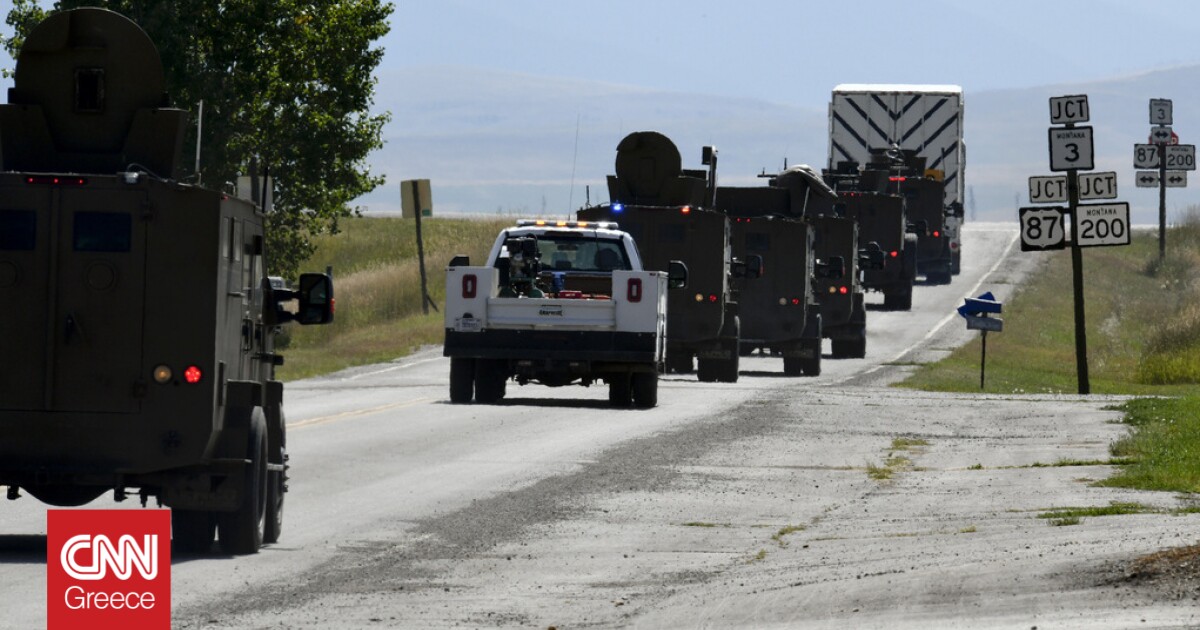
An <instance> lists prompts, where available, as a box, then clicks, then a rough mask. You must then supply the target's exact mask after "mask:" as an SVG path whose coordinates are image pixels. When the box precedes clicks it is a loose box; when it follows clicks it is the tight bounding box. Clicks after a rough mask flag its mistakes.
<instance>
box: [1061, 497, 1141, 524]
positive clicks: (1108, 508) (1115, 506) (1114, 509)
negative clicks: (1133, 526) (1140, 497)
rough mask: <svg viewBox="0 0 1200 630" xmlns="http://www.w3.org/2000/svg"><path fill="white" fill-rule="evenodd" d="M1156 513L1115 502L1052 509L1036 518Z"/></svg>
mask: <svg viewBox="0 0 1200 630" xmlns="http://www.w3.org/2000/svg"><path fill="white" fill-rule="evenodd" d="M1153 512H1158V510H1157V509H1155V508H1152V507H1150V506H1148V505H1142V504H1141V503H1122V502H1119V501H1115V502H1113V503H1110V504H1108V505H1101V506H1093V507H1066V508H1054V509H1051V510H1048V511H1046V512H1042V513H1041V514H1038V516H1037V517H1038V518H1045V519H1051V520H1055V519H1064V518H1075V519H1079V518H1083V517H1085V516H1087V517H1092V516H1118V515H1121V514H1149V513H1153Z"/></svg>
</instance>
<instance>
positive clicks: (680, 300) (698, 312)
mask: <svg viewBox="0 0 1200 630" xmlns="http://www.w3.org/2000/svg"><path fill="white" fill-rule="evenodd" d="M703 161H704V163H705V164H706V165H707V166H709V169H708V170H707V171H705V170H702V169H697V170H691V169H688V170H685V169H683V168H682V167H681V163H682V160H681V158H680V155H679V150H678V149H677V148H676V147H675V144H674V143H673V142H671V140H670V139H668V138H667V137H666V136H664V135H662V134H660V133H658V132H654V131H640V132H634V133H631V134H629V135H628V136H626V137H625V138H624V139H623V140H621V143H620V144H619V145H618V146H617V159H616V175H610V176H609V177H608V191H609V199H610V201H609V203H607V204H603V205H599V206H593V207H590V208H584V209H583V210H580V211H579V213H578V217H579V219H581V220H588V221H614V222H617V223H619V224H620V226H621V229H622V230H624V231H626V232H628V233H629V234H630V235H632V236H633V239H634V241H635V242H636V243H637V245H638V249H639V250H640V251H641V255H642V260H643V263H644V264H645V266H646V269H651V270H656V271H669V268H670V264H671V261H681V262H682V263H683V264H684V265H686V266H687V269H688V286H689V287H690V288H689V290H688V291H672V292H671V293H670V295H669V296H668V298H667V368H668V370H671V371H674V372H679V373H689V372H691V371H692V369H693V360H695V364H694V365H695V369H696V376H697V378H698V379H699V380H701V381H723V382H735V381H737V378H738V339H739V337H740V330H741V324H740V322H739V320H738V308H739V306H738V284H739V283H740V282H742V281H743V280H748V279H753V278H757V277H758V275H759V274H760V272H761V269H762V260H761V259H760V258H757V257H751V258H749V259H747V260H745V261H743V260H741V259H734V258H733V254H732V248H731V244H730V226H729V219H728V217H726V216H725V214H723V213H721V212H717V211H715V210H712V209H711V206H712V199H713V194H714V192H715V185H716V183H715V182H716V151H715V150H713V149H711V148H710V147H706V149H705V151H704V160H703Z"/></svg>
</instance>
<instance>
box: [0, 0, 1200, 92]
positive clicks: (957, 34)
mask: <svg viewBox="0 0 1200 630" xmlns="http://www.w3.org/2000/svg"><path fill="white" fill-rule="evenodd" d="M42 4H43V6H49V5H50V2H48V1H47V0H43V1H42ZM395 5H396V11H395V14H394V16H393V21H392V32H391V34H390V35H388V37H387V38H386V40H384V41H383V42H381V44H382V45H383V46H384V47H385V49H386V51H387V54H386V56H385V57H384V62H383V63H384V66H385V67H401V66H405V65H429V64H455V65H464V66H474V67H482V68H494V69H497V70H503V71H510V72H522V73H528V74H534V75H546V76H552V77H569V78H576V79H585V80H596V81H605V82H612V83H623V84H632V85H639V86H646V87H655V88H662V89H666V90H674V91H684V92H695V93H702V94H722V95H730V96H737V95H741V96H748V97H753V98H759V99H764V100H769V101H775V102H782V103H789V104H795V105H812V106H821V105H822V104H823V103H824V102H825V101H826V99H827V98H828V95H829V89H830V88H831V87H832V86H833V85H835V84H838V83H870V82H889V83H958V84H961V85H962V86H963V87H964V88H965V89H966V90H967V91H968V92H971V91H978V90H987V89H993V88H1004V87H1025V86H1031V85H1042V84H1047V83H1061V82H1070V81H1076V80H1079V81H1085V80H1091V79H1099V78H1109V77H1112V76H1114V75H1120V74H1127V73H1135V72H1140V71H1144V70H1151V69H1161V68H1164V67H1169V66H1173V65H1180V64H1188V63H1194V62H1198V61H1200V48H1198V47H1197V46H1196V45H1195V42H1196V41H1197V35H1200V2H1195V1H1194V0H1191V1H1189V0H1169V1H1161V2H1133V1H1130V0H1069V1H1056V0H1040V1H1035V0H1004V1H1002V2H990V1H988V2H976V1H967V0H922V1H921V2H912V3H902V2H887V1H882V0H858V1H840V0H830V1H825V2H812V1H807V0H793V1H790V2H789V1H780V0H762V1H754V0H748V1H740V2H728V1H726V2H717V1H704V0H693V1H691V2H681V1H677V0H667V1H660V0H600V1H594V2H578V1H572V0H503V1H495V0H493V1H484V0H433V1H425V2H407V1H403V0H401V1H398V2H396V3H395ZM904 5H909V6H913V7H920V10H917V9H911V10H903V9H901V7H903V6H904ZM11 7H12V2H11V0H0V14H3V15H4V16H7V14H8V10H9V9H10V8H11ZM0 31H2V32H4V33H5V34H7V33H8V32H10V29H9V27H8V26H7V25H0ZM3 65H4V66H6V67H11V62H10V61H9V60H7V59H5V60H4V64H3ZM7 85H8V84H7V82H4V83H0V87H7Z"/></svg>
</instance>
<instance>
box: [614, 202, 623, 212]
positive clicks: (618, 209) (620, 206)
mask: <svg viewBox="0 0 1200 630" xmlns="http://www.w3.org/2000/svg"><path fill="white" fill-rule="evenodd" d="M624 209H625V204H623V203H614V204H613V205H612V211H613V212H621V211H622V210H624Z"/></svg>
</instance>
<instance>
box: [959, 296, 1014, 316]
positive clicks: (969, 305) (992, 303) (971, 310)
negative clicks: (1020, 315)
mask: <svg viewBox="0 0 1200 630" xmlns="http://www.w3.org/2000/svg"><path fill="white" fill-rule="evenodd" d="M963 302H964V303H963V305H962V306H960V307H958V314H959V315H962V316H963V317H977V316H979V315H983V314H986V313H999V312H1001V309H1002V308H1003V306H1004V305H1003V304H1001V303H1000V302H997V301H996V296H994V295H992V292H991V291H988V292H987V293H984V294H983V295H980V296H979V297H977V298H964V299H963Z"/></svg>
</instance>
